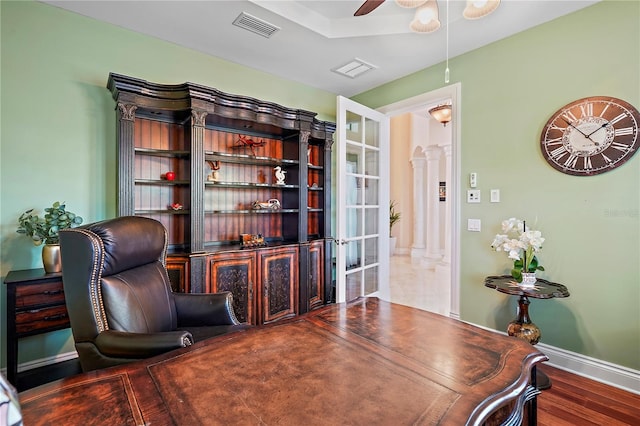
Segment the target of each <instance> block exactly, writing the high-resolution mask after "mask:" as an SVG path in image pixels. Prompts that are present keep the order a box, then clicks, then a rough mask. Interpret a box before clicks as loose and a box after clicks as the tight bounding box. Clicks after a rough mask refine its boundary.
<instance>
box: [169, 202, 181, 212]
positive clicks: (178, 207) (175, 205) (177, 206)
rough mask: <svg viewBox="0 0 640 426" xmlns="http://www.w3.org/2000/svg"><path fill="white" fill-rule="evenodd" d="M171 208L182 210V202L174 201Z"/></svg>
mask: <svg viewBox="0 0 640 426" xmlns="http://www.w3.org/2000/svg"><path fill="white" fill-rule="evenodd" d="M169 208H170V209H171V210H182V204H180V203H173V204H171V205H170V206H169Z"/></svg>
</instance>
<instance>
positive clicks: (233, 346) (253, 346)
mask: <svg viewBox="0 0 640 426" xmlns="http://www.w3.org/2000/svg"><path fill="white" fill-rule="evenodd" d="M256 337H258V336H255V335H254V333H251V332H247V333H243V334H242V335H240V336H238V337H236V338H234V339H231V340H226V341H224V342H221V345H220V348H219V354H220V357H216V356H215V355H216V351H215V349H214V347H212V346H208V347H207V348H206V350H195V351H191V352H189V353H186V354H184V355H182V356H180V357H176V358H173V359H168V360H166V361H164V362H160V363H158V364H155V365H153V366H151V367H150V371H151V374H152V375H153V377H154V380H155V382H156V386H158V388H159V390H160V393H161V394H162V395H163V397H164V398H165V403H166V405H167V407H169V410H170V412H171V415H172V417H173V419H174V421H176V423H180V424H234V425H238V424H298V425H305V424H319V423H322V424H328V425H330V424H345V422H346V423H349V424H361V425H365V424H376V423H377V422H379V420H380V419H381V418H387V419H389V418H393V419H395V421H396V424H436V423H438V421H439V419H441V418H442V416H443V415H444V413H445V412H446V411H447V410H448V409H449V407H450V406H451V405H452V404H453V403H454V402H455V400H456V399H457V398H458V396H459V395H458V394H456V393H455V392H453V391H451V390H450V389H446V388H444V387H443V386H440V385H438V384H437V383H435V382H433V381H429V380H427V379H426V378H424V377H420V376H416V375H412V374H411V373H410V372H408V371H407V370H406V369H404V368H402V367H400V366H397V365H394V364H392V363H391V362H389V361H388V360H386V359H384V358H381V357H379V356H377V355H376V354H374V353H370V352H367V351H362V350H361V349H360V348H357V347H356V346H355V345H353V344H351V343H345V342H344V341H343V340H342V339H341V338H339V337H337V336H335V335H332V334H330V333H328V332H324V331H322V330H319V329H317V327H313V326H312V325H311V324H308V323H305V322H293V323H289V324H286V325H281V326H275V327H272V328H269V329H266V330H262V331H261V333H260V336H259V339H258V338H256ZM283 354H284V356H283ZM231 364H232V365H233V366H234V368H229V366H230V365H231ZM238 365H242V367H243V368H237V366H238ZM373 396H375V397H374V398H372V397H373ZM211 401H225V402H224V404H223V406H224V410H218V411H216V412H212V410H211ZM265 407H268V409H265ZM382 412H384V414H383V413H382ZM178 419H179V421H178Z"/></svg>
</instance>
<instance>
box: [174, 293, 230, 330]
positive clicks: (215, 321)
mask: <svg viewBox="0 0 640 426" xmlns="http://www.w3.org/2000/svg"><path fill="white" fill-rule="evenodd" d="M173 296H174V300H175V304H176V312H177V315H178V327H193V326H208V325H237V324H240V322H239V321H238V320H237V319H236V315H235V313H234V312H233V296H232V295H231V292H229V291H223V292H220V293H205V294H193V293H174V294H173Z"/></svg>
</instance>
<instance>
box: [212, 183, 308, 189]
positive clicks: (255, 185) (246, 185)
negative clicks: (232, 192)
mask: <svg viewBox="0 0 640 426" xmlns="http://www.w3.org/2000/svg"><path fill="white" fill-rule="evenodd" d="M205 186H207V187H219V188H250V189H256V188H258V189H260V188H264V189H299V188H300V186H299V185H276V184H275V183H251V182H205Z"/></svg>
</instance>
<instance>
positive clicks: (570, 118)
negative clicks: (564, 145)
mask: <svg viewBox="0 0 640 426" xmlns="http://www.w3.org/2000/svg"><path fill="white" fill-rule="evenodd" d="M562 117H563V118H564V119H566V121H567V124H570V123H573V122H574V121H577V120H578V118H577V117H576V116H575V115H573V113H572V112H571V111H570V110H567V111H565V112H564V114H562Z"/></svg>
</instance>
